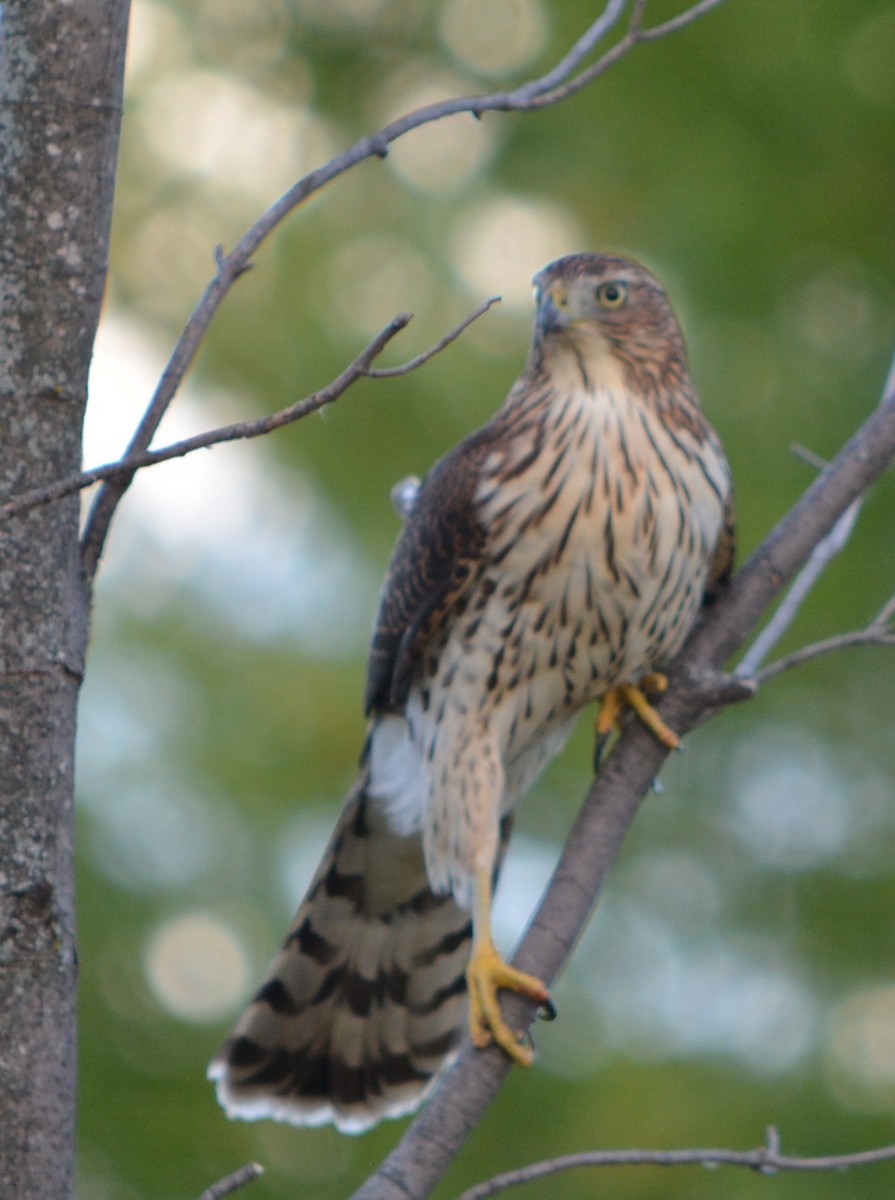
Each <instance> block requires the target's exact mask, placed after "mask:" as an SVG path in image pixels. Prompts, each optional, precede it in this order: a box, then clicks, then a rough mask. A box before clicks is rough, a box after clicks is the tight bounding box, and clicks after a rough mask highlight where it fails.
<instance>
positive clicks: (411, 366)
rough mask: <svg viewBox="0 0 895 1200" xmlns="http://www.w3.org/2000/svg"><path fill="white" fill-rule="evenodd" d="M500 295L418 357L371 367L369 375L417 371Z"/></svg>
mask: <svg viewBox="0 0 895 1200" xmlns="http://www.w3.org/2000/svg"><path fill="white" fill-rule="evenodd" d="M500 299H501V298H500V296H491V298H490V299H488V300H484V301H483V302H482V303H481V304H480V305H479V306H478V308H477V309H476V310H475V311H474V312H471V313H470V314H469V316H468V317H464V318H463V320H462V321H461V322H460V324H459V325H456V326H455V327H454V328H453V329H452V330H451V331H450V332H449V333H446V334H445V335H444V337H443V338H441V340H440V341H437V342H436V343H435V345H434V346H430V347H429V349H428V350H424V351H423V352H422V354H418V355H417V356H416V358H411V359H408V361H407V362H405V363H401V365H400V366H398V367H370V369H369V370H368V371H367V375H368V376H369V378H370V379H395V378H396V377H398V376H400V375H409V374H410V372H411V371H416V370H417V368H419V367H421V366H423V364H424V363H427V362H428V361H429V359H430V358H434V357H435V355H436V354H440V353H441V351H442V350H443V349H444V348H445V346H449V345H450V344H451V342H454V341H456V340H457V338H458V337H459V336H460V334H461V333H463V332H464V331H465V330H467V329H468V328H469V326H470V325H471V324H472V323H473V321H477V320H478V319H479V317H481V316H484V314H485V313H486V312H487V311H488V309H489V308H492V307H493V306H494V305H495V304H499V303H500Z"/></svg>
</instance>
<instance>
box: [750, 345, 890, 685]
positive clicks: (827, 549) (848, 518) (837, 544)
mask: <svg viewBox="0 0 895 1200" xmlns="http://www.w3.org/2000/svg"><path fill="white" fill-rule="evenodd" d="M893 398H895V355H893V356H892V361H891V363H890V365H889V373H888V375H887V377H886V382H885V384H884V385H883V393H882V396H881V398H880V407H881V408H882V407H884V406H885V405H887V404H889V403H891V402H892V400H893ZM796 452H797V453H799V454H800V457H801V456H803V455H805V454H807V452H805V451H803V450H802V448H801V447H797V448H796ZM812 457H813V456H812ZM821 466H822V469H824V467H825V465H824V464H821ZM860 511H861V497H858V499H856V500H855V502H854V504H852V505H851V507H850V508H848V509H846V511H845V512H843V513H842V515H841V516H840V518H839V520H838V521H837V522H836V524H835V525H834V526H833V528H832V529H831V530H830V532H829V533H828V534H827V535H826V536H825V537H824V538H822V539H821V541H819V542H818V543H817V545H816V546H815V547H814V549H813V550H812V551H811V554H810V556H809V558H808V562H807V563H806V564H805V566H804V567H803V569H802V570H801V572H800V573H799V576H798V578H797V579H796V581H795V583H794V584H793V585H792V587H791V588H790V590H789V592H788V593H787V595H786V598H785V599H784V600H783V602H782V604H781V605H780V607H779V608H778V609H777V611H776V612H775V613H774V616H773V617H772V618H771V620H770V621H769V622H768V624H767V625H766V626H765V628H764V629H763V630H762V631H761V633H760V634H759V635H758V637H757V638H756V639H755V641H754V642H753V643H752V645H751V646H750V647H749V650H748V652H747V653H746V654H745V655H744V657H743V660H742V662H741V663H740V664H739V666H738V667H737V669H736V673H737V675H741V676H743V677H744V678H747V679H751V678H753V677H756V676H757V675H758V668H759V667H760V666H761V664H762V663H763V662H764V660H765V659H766V658H767V656H768V655H769V654H770V652H771V651H772V650H773V648H774V647H775V646H776V645H777V643H778V642H779V641H780V639H781V638H782V637H783V635H784V633H786V631H787V629H789V627H790V625H791V624H792V622H793V621H794V620H795V618H796V616H797V614H798V612H799V609H800V608H801V607H802V604H803V603H804V601H805V597H806V596H807V595H808V593H809V592H810V591H811V589H812V588H813V587H814V585H815V583H817V581H818V579H820V577H821V575H822V574H823V573H824V571H825V570H826V569H827V566H828V565H829V563H830V562H831V560H832V559H834V558H835V557H836V555H837V554H839V552H840V551H841V550H843V549H844V547H845V546H846V545H847V543H848V540H849V538H850V537H851V534H852V530H853V529H854V527H855V523H856V521H857V519H858V515H859V513H860ZM808 657H813V656H812V655H809V656H808ZM780 669H781V670H782V669H785V668H780ZM778 673H779V672H778V671H773V672H772V674H778Z"/></svg>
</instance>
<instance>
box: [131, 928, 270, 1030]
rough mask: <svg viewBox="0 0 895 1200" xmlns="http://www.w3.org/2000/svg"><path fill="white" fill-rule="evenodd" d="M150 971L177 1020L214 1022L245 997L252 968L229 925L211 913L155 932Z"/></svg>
mask: <svg viewBox="0 0 895 1200" xmlns="http://www.w3.org/2000/svg"><path fill="white" fill-rule="evenodd" d="M145 969H146V978H147V979H148V981H149V984H150V987H151V988H152V990H153V992H154V993H155V995H156V998H157V999H158V1001H159V1003H160V1004H161V1005H162V1006H163V1007H164V1008H165V1009H167V1010H168V1012H170V1013H171V1014H172V1015H173V1016H176V1017H180V1018H181V1019H182V1020H185V1021H215V1020H218V1019H220V1018H221V1017H223V1016H225V1015H226V1014H227V1013H228V1012H229V1011H230V1010H231V1009H232V1008H233V1005H234V1004H235V1003H236V1002H237V1001H238V1000H240V999H241V998H242V997H243V995H244V993H245V990H246V986H247V983H248V974H249V963H248V958H247V955H246V953H245V950H244V949H243V947H242V946H241V945H240V942H239V939H238V938H237V937H236V936H235V934H234V933H233V931H232V930H231V929H230V928H229V927H228V926H227V925H225V924H224V923H223V922H222V921H220V920H218V919H217V918H216V917H214V916H212V915H211V914H210V913H203V912H191V913H182V914H181V915H179V916H177V917H172V918H171V919H170V920H168V921H165V922H164V924H162V925H160V926H159V927H158V928H157V929H156V930H155V931H154V932H153V934H152V936H151V937H150V939H149V941H148V944H147V946H146V953H145Z"/></svg>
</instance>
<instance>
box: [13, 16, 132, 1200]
mask: <svg viewBox="0 0 895 1200" xmlns="http://www.w3.org/2000/svg"><path fill="white" fill-rule="evenodd" d="M127 13H128V3H127V0H68V2H66V3H62V2H61V0H55V2H54V0H37V2H35V0H10V2H9V3H6V4H4V5H3V6H2V9H0V21H2V23H0V98H2V108H0V122H2V123H0V197H2V208H0V214H2V219H0V288H2V292H0V294H2V308H0V486H2V493H3V495H4V496H10V495H14V494H15V493H17V492H19V491H22V490H23V489H25V488H29V487H33V486H34V485H35V484H40V483H44V482H48V481H50V480H52V479H57V478H59V477H61V476H66V475H70V474H71V473H72V472H73V471H76V470H77V469H78V466H79V461H80V440H81V421H82V417H83V412H84V405H85V402H86V395H87V370H88V366H89V363H90V354H91V349H92V345H93V338H94V334H95V332H96V324H97V320H98V317H99V308H100V301H101V299H102V293H103V287H104V283H105V275H106V263H107V252H108V235H109V223H110V216H111V209H112V196H113V188H114V172H115V162H116V156H117V148H118V135H119V126H120V119H121V96H122V80H123V65H124V46H125V38H126V30H127ZM87 610H88V596H87V594H86V591H85V588H84V585H83V582H82V575H81V568H80V559H79V551H78V500H77V498H75V497H72V498H70V499H66V500H64V501H62V502H60V503H57V504H53V505H49V506H46V507H44V508H37V509H34V510H32V511H31V512H28V513H26V514H24V515H23V516H20V517H17V518H14V519H13V520H11V521H9V522H6V523H4V524H3V525H2V526H0V1196H3V1197H10V1198H12V1197H16V1200H51V1198H52V1200H65V1198H66V1197H68V1196H70V1195H71V1194H72V1192H73V1180H74V1107H75V1106H74V1098H75V985H76V961H77V960H76V952H75V940H74V904H73V892H72V843H73V837H72V799H73V760H74V735H75V708H76V702H77V694H78V686H79V683H80V679H81V675H82V670H83V659H84V647H85V642H86V630H87Z"/></svg>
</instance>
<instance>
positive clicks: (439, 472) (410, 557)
mask: <svg viewBox="0 0 895 1200" xmlns="http://www.w3.org/2000/svg"><path fill="white" fill-rule="evenodd" d="M483 434H484V431H481V432H480V433H479V434H476V435H473V437H471V438H468V439H467V440H466V441H465V442H462V443H461V444H460V445H459V446H457V447H456V449H455V450H453V451H451V453H450V454H447V455H446V456H445V457H444V458H442V459H441V460H440V461H439V462H437V463H436V464H435V466H434V467H433V468H432V470H431V471H430V472H429V474H428V475H427V476H426V478H425V479H424V480H423V482H422V484H421V486H420V490H419V493H418V495H417V497H416V501H415V503H414V505H413V508H412V510H411V512H410V515H409V517H408V519H407V523H406V524H405V526H404V529H403V530H402V532H401V536H400V537H399V538H398V542H397V544H396V546H395V549H394V551H393V553H392V557H391V562H390V563H389V567H388V571H387V573H386V577H385V582H384V584H383V588H382V594H381V597H380V601H379V612H378V615H377V618H376V625H375V629H374V632H373V641H372V645H371V647H370V656H369V660H368V665H367V690H366V696H365V701H364V710H365V712H367V713H370V712H372V711H374V710H378V711H383V710H385V711H388V710H389V709H394V708H397V707H400V705H402V704H403V702H404V701H405V699H406V698H407V692H408V690H409V688H410V685H411V683H412V681H413V678H414V675H415V671H416V668H417V667H418V665H419V663H420V661H421V658H422V654H423V651H424V649H425V647H426V644H427V642H428V640H429V637H430V636H431V635H432V634H433V633H434V632H435V631H436V630H437V629H438V628H440V627H441V626H442V625H443V623H444V621H445V620H446V619H448V618H449V616H450V614H451V611H452V610H453V609H455V608H456V606H457V602H458V600H459V599H460V597H461V595H462V594H463V592H464V591H465V590H466V588H467V587H468V586H469V583H470V580H471V578H472V576H473V571H474V568H475V566H476V564H477V562H478V561H479V560H480V559H481V557H482V553H483V549H484V545H485V530H484V528H483V527H482V525H481V523H480V521H479V518H478V513H477V508H476V502H475V493H476V486H477V484H478V481H479V478H480V475H481V464H482V461H483V458H484V456H485V454H486V453H487V438H486V437H484V436H483Z"/></svg>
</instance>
